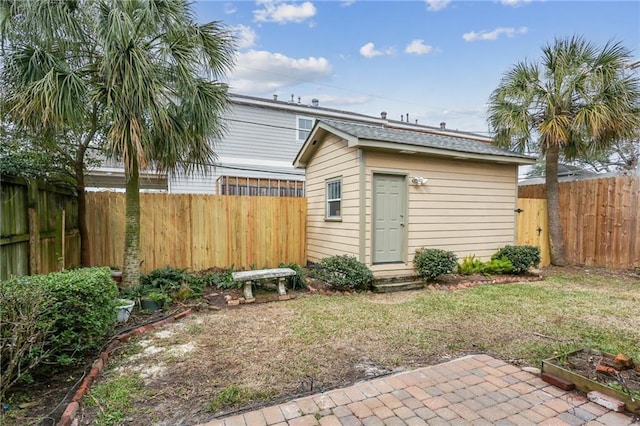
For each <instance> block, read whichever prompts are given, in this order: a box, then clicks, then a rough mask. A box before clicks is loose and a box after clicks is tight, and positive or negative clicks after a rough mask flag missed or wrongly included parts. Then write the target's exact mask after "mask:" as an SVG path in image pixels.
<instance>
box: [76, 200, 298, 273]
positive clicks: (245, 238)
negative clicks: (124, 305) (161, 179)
mask: <svg viewBox="0 0 640 426" xmlns="http://www.w3.org/2000/svg"><path fill="white" fill-rule="evenodd" d="M140 212H141V218H140V260H141V261H142V262H143V263H142V265H141V270H142V271H143V272H150V271H152V270H154V269H157V268H163V267H165V266H173V267H178V268H190V269H191V270H201V269H206V268H211V267H214V266H217V267H231V266H233V267H234V268H236V269H239V268H252V267H263V266H266V267H274V266H277V265H278V264H279V263H280V262H285V263H288V262H296V263H298V264H305V263H306V252H305V250H306V247H305V246H306V216H307V199H306V198H285V197H243V196H230V195H201V194H140ZM87 224H88V227H89V234H90V235H89V240H90V241H91V250H90V252H91V265H94V266H98V265H105V266H118V267H122V265H123V253H124V227H125V194H124V193H116V192H95V193H87Z"/></svg>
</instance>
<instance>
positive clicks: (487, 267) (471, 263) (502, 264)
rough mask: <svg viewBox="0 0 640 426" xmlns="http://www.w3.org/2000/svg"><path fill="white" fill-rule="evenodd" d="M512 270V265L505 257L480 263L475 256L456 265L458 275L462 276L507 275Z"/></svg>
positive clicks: (468, 257)
mask: <svg viewBox="0 0 640 426" xmlns="http://www.w3.org/2000/svg"><path fill="white" fill-rule="evenodd" d="M512 270H513V265H512V264H511V261H510V260H509V259H507V258H506V257H503V258H500V259H491V260H489V261H488V262H482V261H481V260H480V259H476V257H475V255H469V256H466V257H465V258H464V259H462V262H461V263H458V273H459V274H462V275H471V274H508V273H510V272H511V271H512Z"/></svg>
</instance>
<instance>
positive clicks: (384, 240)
mask: <svg viewBox="0 0 640 426" xmlns="http://www.w3.org/2000/svg"><path fill="white" fill-rule="evenodd" d="M534 162H535V159H533V158H531V157H527V156H524V155H520V154H515V153H513V152H510V151H507V150H504V149H500V148H498V147H495V146H494V145H492V144H491V143H490V139H488V138H485V137H482V136H477V135H472V134H468V133H461V132H449V131H446V130H445V129H433V128H426V127H425V126H415V127H412V126H411V125H408V124H407V123H405V125H403V126H398V125H396V124H394V123H389V122H384V123H355V122H347V121H339V120H331V119H320V120H318V121H317V122H316V123H315V125H314V127H313V129H312V130H311V133H310V135H309V137H308V138H307V139H306V141H305V143H304V145H303V146H302V148H301V149H300V151H299V152H298V154H297V156H296V158H295V160H294V165H295V166H296V167H297V168H301V169H304V170H305V173H306V186H307V200H308V219H307V256H308V260H309V261H311V262H317V261H319V260H321V259H322V258H324V257H327V256H332V255H336V254H349V255H353V256H356V257H357V258H358V259H359V260H360V261H362V262H364V263H365V264H366V265H367V266H369V267H370V268H371V269H372V271H373V272H374V275H375V276H376V277H377V278H385V277H397V276H409V275H414V274H415V273H414V271H413V264H412V260H413V255H414V253H415V250H416V249H417V248H419V247H423V246H424V247H432V248H441V249H445V250H450V251H453V252H455V253H456V254H457V255H458V257H460V258H461V257H463V256H466V255H469V254H474V255H476V256H477V257H480V258H482V259H487V258H489V257H490V256H491V255H492V254H493V253H495V251H496V250H497V249H498V248H500V247H502V246H504V245H507V244H514V241H515V214H516V213H515V212H514V210H515V208H516V199H517V193H518V166H519V165H524V164H533V163H534Z"/></svg>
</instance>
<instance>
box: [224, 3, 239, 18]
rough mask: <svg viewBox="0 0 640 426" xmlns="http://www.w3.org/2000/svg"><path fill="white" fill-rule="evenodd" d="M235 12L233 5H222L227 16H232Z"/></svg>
mask: <svg viewBox="0 0 640 426" xmlns="http://www.w3.org/2000/svg"><path fill="white" fill-rule="evenodd" d="M237 11H238V9H236V6H235V5H234V4H233V3H225V4H224V13H226V14H227V15H233V14H234V13H236V12H237Z"/></svg>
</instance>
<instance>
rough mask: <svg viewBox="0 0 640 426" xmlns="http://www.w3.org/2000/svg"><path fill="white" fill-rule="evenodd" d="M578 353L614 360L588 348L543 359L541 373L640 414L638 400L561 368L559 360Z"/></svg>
mask: <svg viewBox="0 0 640 426" xmlns="http://www.w3.org/2000/svg"><path fill="white" fill-rule="evenodd" d="M580 352H586V353H589V354H591V355H594V356H602V357H606V358H609V359H611V360H613V359H614V358H615V356H614V355H611V354H608V353H606V352H601V351H597V350H594V349H590V348H585V349H580V350H578V351H574V352H569V353H566V354H563V355H559V356H556V357H553V358H549V359H545V360H543V361H542V372H543V373H547V374H551V375H554V376H556V377H560V378H562V379H565V380H567V381H569V382H571V383H573V384H574V385H575V386H576V389H577V390H579V391H581V392H584V393H589V392H591V391H598V392H600V393H603V394H605V395H608V396H610V397H613V398H616V399H618V400H620V401H622V402H624V403H625V408H626V409H627V411H630V412H631V413H634V414H640V399H638V398H635V399H632V398H631V397H630V396H629V395H627V394H626V393H624V392H621V391H619V390H617V389H613V388H611V387H609V386H607V385H605V384H603V383H599V382H596V381H594V380H591V379H589V378H587V377H584V376H582V375H580V374H578V373H574V372H573V371H570V370H567V369H566V368H564V367H562V366H561V364H562V362H561V360H562V359H565V358H567V357H570V356H571V355H575V354H577V353H580Z"/></svg>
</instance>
